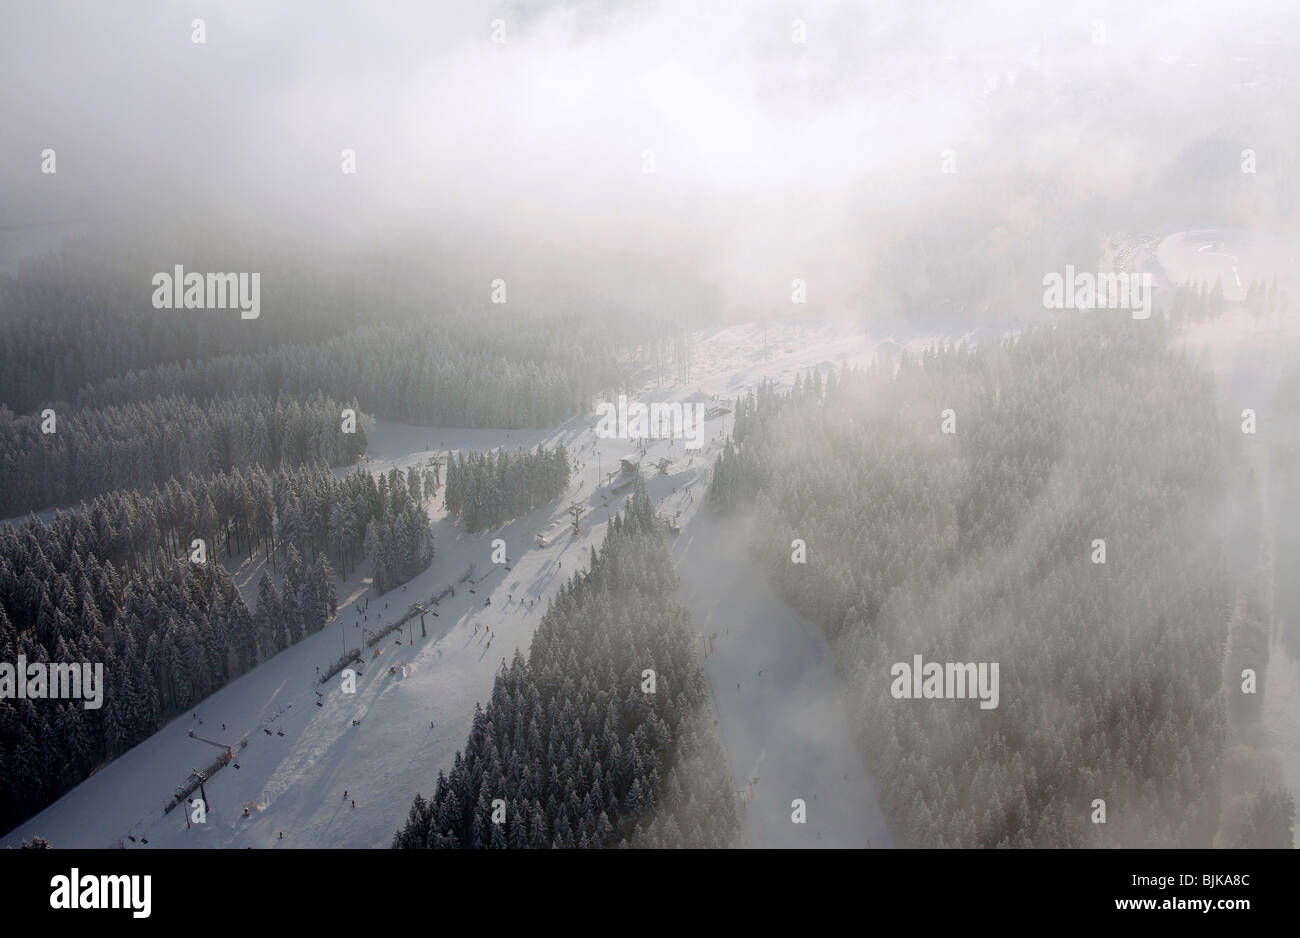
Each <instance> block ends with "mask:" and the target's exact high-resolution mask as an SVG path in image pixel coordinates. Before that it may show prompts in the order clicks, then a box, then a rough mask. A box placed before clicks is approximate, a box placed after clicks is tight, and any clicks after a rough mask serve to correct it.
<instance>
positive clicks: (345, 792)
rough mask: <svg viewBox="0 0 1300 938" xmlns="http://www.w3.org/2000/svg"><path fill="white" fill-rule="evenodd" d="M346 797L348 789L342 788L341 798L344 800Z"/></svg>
mask: <svg viewBox="0 0 1300 938" xmlns="http://www.w3.org/2000/svg"><path fill="white" fill-rule="evenodd" d="M347 797H348V790H347V789H346V788H345V789H343V799H344V800H345V801H346V800H347Z"/></svg>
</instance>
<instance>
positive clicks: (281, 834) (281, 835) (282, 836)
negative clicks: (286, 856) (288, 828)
mask: <svg viewBox="0 0 1300 938" xmlns="http://www.w3.org/2000/svg"><path fill="white" fill-rule="evenodd" d="M280 839H281V840H284V831H280Z"/></svg>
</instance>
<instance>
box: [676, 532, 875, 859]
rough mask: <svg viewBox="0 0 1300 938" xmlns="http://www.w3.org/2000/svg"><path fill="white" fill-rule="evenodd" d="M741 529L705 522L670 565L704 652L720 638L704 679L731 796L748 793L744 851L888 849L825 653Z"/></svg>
mask: <svg viewBox="0 0 1300 938" xmlns="http://www.w3.org/2000/svg"><path fill="white" fill-rule="evenodd" d="M745 527H746V522H743V521H738V520H725V521H719V520H716V519H714V518H711V517H710V516H709V515H708V513H707V512H705V511H700V512H698V513H696V514H695V515H694V517H692V518H691V520H690V521H689V523H688V524H686V525H684V526H683V529H682V533H681V535H680V536H679V537H678V538H677V540H676V542H675V543H674V545H673V555H674V557H673V559H674V562H675V563H676V565H677V574H678V577H679V578H680V580H681V595H682V600H683V602H684V603H685V605H686V606H687V608H688V609H689V610H690V612H691V615H692V617H693V618H694V620H695V627H696V630H697V631H698V632H700V633H701V634H702V635H703V636H704V637H705V642H707V641H708V640H709V637H710V636H716V637H715V638H712V643H713V651H712V653H711V654H710V655H709V656H708V658H707V660H706V662H705V668H706V670H707V672H708V674H709V678H710V681H711V683H712V691H713V694H714V699H715V701H716V702H717V706H718V710H719V717H720V719H719V726H720V729H721V732H722V738H723V741H724V742H725V744H726V747H727V758H728V761H729V762H730V765H731V772H732V776H733V777H734V778H735V780H736V790H737V791H740V792H744V793H745V798H746V801H745V809H744V822H745V823H744V831H745V838H746V845H747V846H750V847H866V846H868V845H870V846H872V847H886V846H890V840H889V837H888V834H887V832H886V829H885V823H884V818H883V815H882V814H881V811H880V805H879V803H878V802H877V800H876V786H875V782H874V780H873V779H872V777H871V775H870V773H869V772H868V770H867V765H866V763H865V761H864V760H863V758H862V755H861V753H860V751H859V749H858V746H857V743H856V741H855V740H854V736H853V732H852V730H851V728H850V725H849V720H848V715H847V709H846V706H845V699H844V690H845V687H844V682H843V681H842V680H841V678H840V675H839V673H838V672H837V671H836V666H835V660H834V657H833V654H832V650H831V646H830V644H829V643H828V642H827V640H826V638H825V636H824V635H823V634H822V633H821V631H820V630H819V629H818V628H817V626H816V625H814V624H813V623H811V622H809V621H808V620H807V619H805V618H804V617H803V616H801V615H799V614H798V613H797V612H795V611H794V610H793V609H791V608H790V607H789V606H787V605H786V604H785V603H784V602H783V601H782V600H781V599H780V598H779V597H778V596H777V594H776V592H775V591H774V590H773V589H772V588H771V587H770V586H769V585H768V584H767V582H766V580H765V578H764V576H763V574H762V572H761V571H760V570H759V569H758V568H757V566H756V565H755V563H754V562H753V561H752V560H751V559H750V557H749V555H748V552H747V550H746V549H745V546H744V545H745V544H746V543H747V539H746V537H745ZM705 642H701V643H700V646H701V647H700V653H701V654H703V647H702V645H703V644H704V643H705ZM760 671H761V672H762V673H761V675H760V673H759V672H760ZM737 685H739V687H737ZM755 778H757V781H756V782H754V783H753V784H752V785H751V780H753V779H755ZM796 798H801V799H803V801H804V802H805V803H806V805H807V823H806V824H795V823H792V821H791V814H792V811H793V808H792V807H791V803H792V802H793V801H794V800H795V799H796Z"/></svg>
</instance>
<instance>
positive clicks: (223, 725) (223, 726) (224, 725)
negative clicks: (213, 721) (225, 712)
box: [221, 668, 320, 731]
mask: <svg viewBox="0 0 1300 938" xmlns="http://www.w3.org/2000/svg"><path fill="white" fill-rule="evenodd" d="M316 670H317V671H319V670H320V668H317V669H316ZM225 728H226V724H224V723H222V724H221V729H222V730H223V731H224V730H225Z"/></svg>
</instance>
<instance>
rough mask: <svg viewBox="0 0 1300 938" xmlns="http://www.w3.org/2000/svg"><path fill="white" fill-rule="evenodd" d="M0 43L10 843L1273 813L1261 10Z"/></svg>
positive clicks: (343, 16) (1032, 829) (699, 19)
mask: <svg viewBox="0 0 1300 938" xmlns="http://www.w3.org/2000/svg"><path fill="white" fill-rule="evenodd" d="M0 21H2V22H3V26H0V61H3V62H4V63H5V65H4V73H5V76H6V79H7V80H6V87H7V91H6V94H5V95H4V97H3V100H2V101H0V120H2V121H3V127H4V133H3V134H0V206H3V210H2V211H0V518H4V519H7V520H6V521H4V522H3V523H0V831H4V832H7V833H5V835H4V842H5V844H6V845H8V846H14V847H20V846H21V847H31V846H52V847H55V848H75V847H85V848H92V849H100V848H109V847H123V848H125V849H148V848H149V847H151V846H152V847H167V848H189V847H221V848H236V847H260V848H268V849H275V848H280V847H290V846H292V847H309V848H324V847H365V848H377V849H383V848H394V849H401V850H409V849H426V848H427V849H469V848H488V849H492V848H498V849H516V848H518V849H524V848H551V847H560V848H602V847H607V848H615V847H623V848H634V849H635V848H644V849H656V848H669V847H684V848H692V849H701V850H713V849H744V848H763V847H783V848H789V847H798V848H823V847H824V848H832V847H841V848H853V849H859V848H862V849H865V848H869V847H871V848H874V847H921V848H965V849H975V848H999V847H1003V848H1006V847H1010V848H1026V847H1052V848H1099V847H1105V848H1151V847H1168V848H1185V849H1204V848H1223V849H1237V848H1291V847H1293V846H1294V843H1295V834H1294V831H1295V825H1296V813H1295V800H1294V792H1295V791H1296V790H1297V786H1300V742H1298V741H1300V586H1298V585H1297V582H1296V578H1295V576H1294V575H1293V571H1295V570H1297V569H1300V533H1297V525H1296V521H1297V519H1300V473H1297V472H1296V458H1297V455H1298V454H1300V325H1298V323H1300V319H1298V318H1297V316H1298V315H1300V267H1298V266H1297V263H1296V256H1295V255H1296V245H1297V243H1300V182H1298V181H1297V180H1298V179H1300V176H1298V174H1300V150H1298V149H1297V143H1296V134H1295V126H1296V124H1295V115H1296V113H1297V108H1298V107H1300V56H1297V54H1296V53H1297V51H1298V50H1297V49H1296V41H1295V39H1294V37H1295V36H1296V35H1297V29H1298V28H1300V9H1298V8H1297V7H1296V6H1295V5H1294V4H1290V3H1285V2H1262V0H1261V2H1245V3H1242V2H1233V3H1227V2H1215V0H1204V2H1200V0H1198V2H1195V3H1190V4H1189V3H1183V2H1177V3H1175V2H1172V0H1168V2H1166V0H1158V2H1155V3H1151V4H1142V5H1133V4H1121V3H1117V2H1100V3H1096V4H1093V5H1092V6H1090V7H1087V8H1076V7H1073V6H1071V5H1068V4H1061V3H1052V4H1040V3H1030V2H1002V3H972V4H948V3H941V2H931V0H919V2H918V0H884V2H872V3H869V4H864V3H852V2H830V3H818V4H813V5H803V4H796V3H790V2H785V0H761V2H757V3H735V2H724V3H717V4H703V5H701V4H698V3H688V2H679V0H654V2H649V3H645V4H599V3H593V2H585V0H584V2H579V0H574V2H567V3H564V2H560V3H554V2H542V0H536V2H533V0H529V2H492V3H488V4H483V3H472V2H442V0H439V2H436V3H425V4H415V3H403V2H393V0H379V2H365V3H360V2H331V3H329V4H321V3H309V2H305V0H277V2H273V3H262V2H252V0H221V2H217V0H202V2H198V3H195V4H191V5H190V6H187V7H185V8H183V9H182V8H180V7H177V6H176V5H175V4H173V3H165V2H161V0H150V2H142V3H135V4H131V5H129V6H123V5H120V4H102V3H92V2H76V0H58V2H52V3H46V4H35V5H28V6H23V7H16V6H15V7H13V8H11V9H9V10H6V11H5V12H4V13H3V15H2V16H0ZM1053 285H1056V286H1059V289H1056V290H1055V292H1054V289H1055V288H1054V286H1053ZM620 401H621V402H623V403H622V404H620V406H624V405H626V403H627V402H629V401H630V402H632V405H633V407H634V408H642V412H641V413H640V414H639V415H638V414H635V413H634V414H632V419H630V420H629V419H623V420H621V421H614V422H613V423H612V424H607V423H606V422H604V421H603V420H602V419H601V415H602V413H605V412H607V410H608V411H612V410H613V408H614V407H615V402H620ZM661 415H667V416H663V419H662V420H660V416H661ZM627 416H628V415H627V414H626V413H625V414H624V415H623V417H624V418H627ZM692 421H694V422H692ZM82 662H87V663H91V664H94V663H98V664H101V665H102V666H103V667H102V671H103V679H102V680H103V683H102V690H103V701H102V704H101V705H99V706H95V707H91V706H86V705H84V704H85V703H87V701H85V700H82V699H79V695H80V694H81V690H85V688H81V690H77V691H76V692H75V693H74V692H70V687H71V685H70V684H69V683H68V678H67V673H62V680H60V674H61V671H60V669H61V667H62V666H64V665H68V666H69V667H71V666H72V665H73V664H74V663H75V665H76V668H77V669H80V667H81V663H82ZM87 667H89V664H88V665H87ZM76 673H77V674H78V675H80V674H81V673H82V672H81V671H80V670H77V671H76ZM85 673H87V674H89V673H91V672H89V671H87V672H85ZM77 683H78V685H80V680H78V682H77ZM217 726H219V727H220V729H219V730H217V729H215V728H214V727H217ZM236 769H237V770H238V771H236ZM106 800H107V801H111V804H112V806H111V808H108V809H103V810H101V809H99V807H98V806H100V805H102V804H103V803H104V802H105V801H106ZM199 816H201V817H202V819H201V820H200V819H197V818H198V817H199ZM402 856H408V855H407V854H402Z"/></svg>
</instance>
